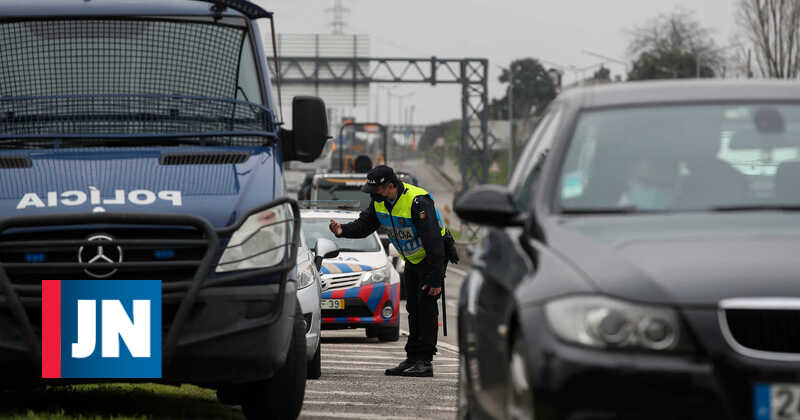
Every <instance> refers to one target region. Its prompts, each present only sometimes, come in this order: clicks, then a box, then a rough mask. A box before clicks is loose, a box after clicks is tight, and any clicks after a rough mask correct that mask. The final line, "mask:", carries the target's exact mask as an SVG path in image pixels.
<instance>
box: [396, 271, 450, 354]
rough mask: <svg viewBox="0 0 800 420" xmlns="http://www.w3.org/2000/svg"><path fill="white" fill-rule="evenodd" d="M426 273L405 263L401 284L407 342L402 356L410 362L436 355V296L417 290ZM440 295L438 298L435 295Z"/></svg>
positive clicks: (437, 319)
mask: <svg viewBox="0 0 800 420" xmlns="http://www.w3.org/2000/svg"><path fill="white" fill-rule="evenodd" d="M425 275H426V272H425V271H424V270H421V269H420V268H419V266H417V265H416V264H411V263H410V262H406V267H405V284H404V285H403V286H404V287H405V288H406V299H407V300H406V310H407V311H408V329H409V335H408V343H406V355H407V357H408V359H410V360H426V361H431V360H433V355H434V354H436V339H437V337H438V334H439V307H438V305H437V303H438V296H437V297H434V296H430V295H428V290H427V289H426V290H424V291H423V290H421V287H422V284H423V283H422V280H423V279H424V278H425ZM439 296H441V295H439Z"/></svg>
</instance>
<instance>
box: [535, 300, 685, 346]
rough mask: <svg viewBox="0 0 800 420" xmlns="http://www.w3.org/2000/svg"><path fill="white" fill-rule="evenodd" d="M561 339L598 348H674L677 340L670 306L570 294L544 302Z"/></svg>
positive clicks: (677, 329) (676, 322)
mask: <svg viewBox="0 0 800 420" xmlns="http://www.w3.org/2000/svg"><path fill="white" fill-rule="evenodd" d="M545 313H546V314H547V320H548V322H549V324H550V327H551V328H552V329H553V331H554V332H555V333H556V335H558V336H559V337H560V338H561V339H563V340H565V341H569V342H572V343H578V344H584V345H587V346H591V347H599V348H631V349H636V348H638V349H646V350H674V349H675V348H676V347H677V346H678V344H679V341H680V339H681V331H680V322H679V320H678V314H677V312H676V311H675V310H674V309H671V308H666V307H659V306H650V305H640V304H632V303H628V302H624V301H621V300H617V299H612V298H608V297H603V296H573V297H567V298H561V299H556V300H553V301H551V302H548V303H547V304H546V305H545Z"/></svg>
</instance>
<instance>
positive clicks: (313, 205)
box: [297, 200, 361, 210]
mask: <svg viewBox="0 0 800 420" xmlns="http://www.w3.org/2000/svg"><path fill="white" fill-rule="evenodd" d="M297 205H298V206H300V208H301V209H328V210H334V209H336V210H360V209H361V202H360V201H358V200H298V201H297Z"/></svg>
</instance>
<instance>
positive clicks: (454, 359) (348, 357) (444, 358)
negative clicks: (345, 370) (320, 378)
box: [322, 352, 458, 362]
mask: <svg viewBox="0 0 800 420" xmlns="http://www.w3.org/2000/svg"><path fill="white" fill-rule="evenodd" d="M322 358H323V359H325V361H328V360H331V359H342V360H353V359H355V360H361V359H371V360H397V358H396V357H394V356H362V355H359V356H358V357H353V355H351V354H338V353H333V352H328V353H322ZM436 361H437V362H443V361H450V362H457V361H458V358H457V357H447V356H436Z"/></svg>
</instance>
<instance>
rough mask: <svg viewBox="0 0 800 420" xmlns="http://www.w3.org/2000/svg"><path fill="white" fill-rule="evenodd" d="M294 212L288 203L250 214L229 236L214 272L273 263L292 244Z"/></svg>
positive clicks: (244, 268) (277, 260)
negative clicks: (229, 238)
mask: <svg viewBox="0 0 800 420" xmlns="http://www.w3.org/2000/svg"><path fill="white" fill-rule="evenodd" d="M293 222H294V216H293V214H292V207H291V206H290V205H289V204H282V205H280V206H276V207H272V208H269V209H267V210H264V211H260V212H258V213H256V214H253V215H251V216H250V217H248V218H247V220H245V222H244V223H243V224H242V226H241V227H239V229H238V230H236V232H234V233H233V235H232V236H231V240H230V241H229V242H228V246H227V247H225V252H223V253H222V257H221V258H220V259H219V262H218V263H217V270H216V271H217V273H222V272H226V271H236V270H248V269H253V268H265V267H272V266H274V265H278V264H280V263H281V262H282V261H283V260H284V258H286V254H287V251H288V249H287V247H288V246H294V245H293V244H292V228H293Z"/></svg>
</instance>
